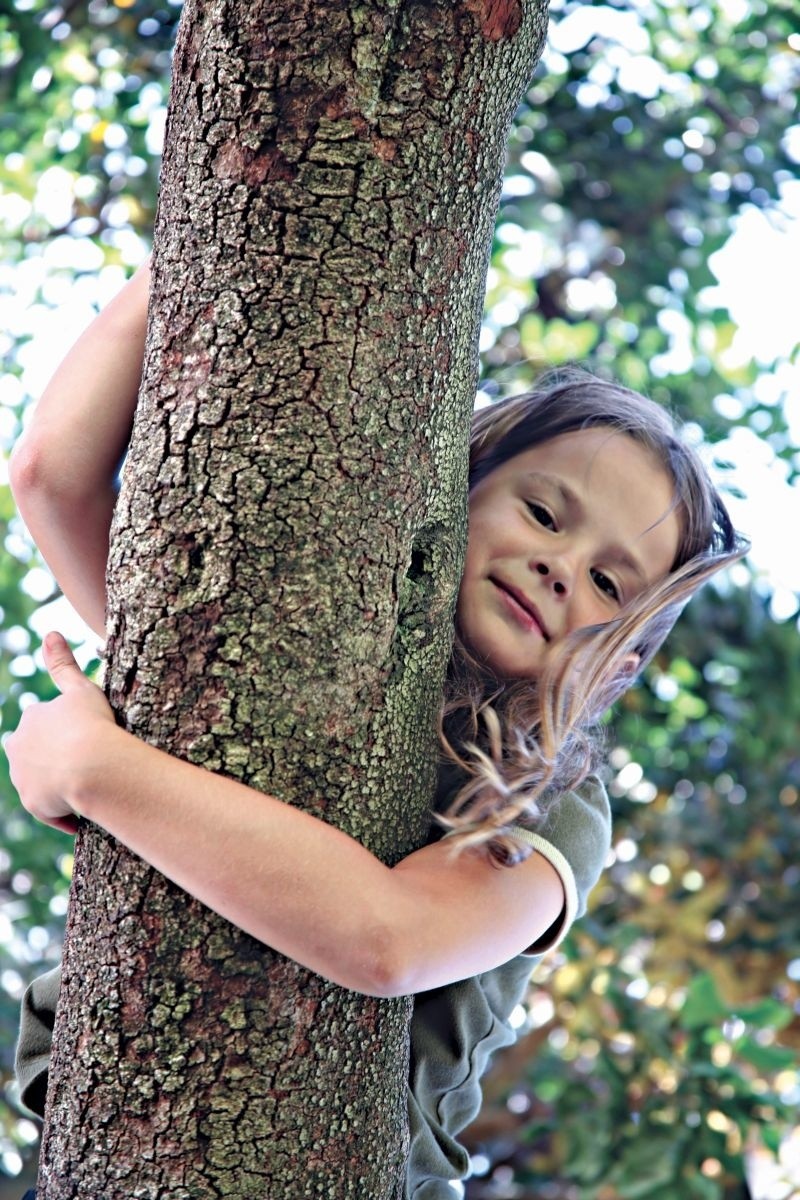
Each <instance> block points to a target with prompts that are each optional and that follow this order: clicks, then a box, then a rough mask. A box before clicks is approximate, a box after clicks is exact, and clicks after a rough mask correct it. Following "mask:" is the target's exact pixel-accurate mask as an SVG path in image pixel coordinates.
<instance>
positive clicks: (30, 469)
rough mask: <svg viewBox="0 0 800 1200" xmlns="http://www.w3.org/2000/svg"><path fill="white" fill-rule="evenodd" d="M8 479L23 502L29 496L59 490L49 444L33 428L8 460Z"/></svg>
mask: <svg viewBox="0 0 800 1200" xmlns="http://www.w3.org/2000/svg"><path fill="white" fill-rule="evenodd" d="M8 482H9V485H10V487H11V492H12V495H13V496H14V499H15V500H16V501H17V504H18V505H19V502H20V500H22V501H24V500H25V499H27V498H28V497H35V496H47V495H51V494H54V493H56V492H58V490H59V487H58V472H57V469H56V467H55V464H54V462H53V459H52V454H51V453H49V451H48V447H47V446H46V445H43V444H42V442H41V440H40V439H38V438H36V437H35V436H34V435H33V434H32V433H31V432H30V431H28V432H27V433H25V434H24V435H23V436H22V437H21V438H20V440H19V441H18V442H17V444H16V445H15V446H14V449H13V450H12V451H11V455H10V457H9V461H8Z"/></svg>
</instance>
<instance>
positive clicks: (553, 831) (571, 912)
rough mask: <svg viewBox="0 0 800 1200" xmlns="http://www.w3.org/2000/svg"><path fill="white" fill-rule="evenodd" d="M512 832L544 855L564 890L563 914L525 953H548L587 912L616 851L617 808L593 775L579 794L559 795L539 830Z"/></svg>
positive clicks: (517, 828) (516, 829) (521, 828)
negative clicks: (591, 895) (613, 839)
mask: <svg viewBox="0 0 800 1200" xmlns="http://www.w3.org/2000/svg"><path fill="white" fill-rule="evenodd" d="M509 832H511V833H512V834H513V835H514V837H517V838H519V839H520V841H523V842H526V843H527V844H528V845H529V846H532V847H533V849H534V850H535V851H536V853H537V854H541V855H543V856H544V857H545V858H546V859H547V861H548V862H549V863H550V864H551V865H552V866H553V867H554V868H555V870H556V871H557V872H558V874H559V876H560V878H561V882H562V884H563V887H564V907H563V908H562V910H561V914H560V916H559V917H558V919H557V920H556V921H554V923H553V924H552V925H551V926H550V928H549V929H548V930H547V931H546V932H545V933H544V934H542V936H541V937H540V938H538V939H537V941H535V942H534V943H533V945H532V946H529V947H528V949H527V950H526V951H525V953H526V954H536V955H538V954H544V952H545V951H546V950H552V949H553V947H554V946H557V945H558V944H559V942H561V941H562V940H563V939H564V938H565V937H566V935H567V933H568V932H569V929H570V926H571V925H572V922H573V921H574V920H576V918H577V917H580V916H582V915H583V913H585V912H586V903H587V900H588V896H589V893H590V892H591V890H592V888H593V887H594V886H595V884H596V883H597V881H598V879H599V878H600V875H601V873H602V870H603V867H604V866H605V863H606V860H607V858H608V854H609V850H610V849H611V809H610V807H609V803H608V795H607V793H606V789H605V788H604V787H603V784H602V783H601V782H600V780H599V779H598V778H597V776H596V775H590V776H589V777H588V778H587V779H585V780H584V781H583V783H582V784H581V785H580V787H579V788H577V789H576V790H575V791H571V792H565V793H564V794H563V795H562V796H559V797H558V798H557V799H556V800H555V801H554V802H553V803H552V804H551V805H550V807H549V808H548V809H547V811H546V813H545V815H544V819H543V820H542V822H541V823H540V824H539V825H538V826H537V827H536V829H527V828H526V827H525V826H523V825H514V826H512V828H511V830H510V831H509ZM511 869H512V870H513V868H511Z"/></svg>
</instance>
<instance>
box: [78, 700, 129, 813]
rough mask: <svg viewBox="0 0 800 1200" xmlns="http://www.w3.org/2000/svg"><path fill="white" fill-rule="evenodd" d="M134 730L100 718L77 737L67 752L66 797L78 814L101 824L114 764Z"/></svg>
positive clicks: (111, 788)
mask: <svg viewBox="0 0 800 1200" xmlns="http://www.w3.org/2000/svg"><path fill="white" fill-rule="evenodd" d="M130 737H131V734H129V733H126V732H125V730H124V729H120V727H119V726H118V725H116V724H114V723H113V722H111V721H109V722H97V723H94V724H93V727H92V728H91V729H90V730H87V731H85V732H84V733H83V735H82V736H79V737H77V738H76V739H75V744H74V746H73V747H72V750H71V753H70V754H69V755H68V756H67V762H66V776H65V780H64V799H65V800H66V801H67V803H68V804H69V806H70V808H71V809H72V811H73V812H74V813H76V814H77V815H78V816H79V817H85V818H86V819H87V820H88V821H93V822H95V823H96V824H98V825H100V824H102V819H101V817H102V810H103V807H104V801H105V800H106V799H107V798H108V796H109V794H110V793H111V792H112V790H113V772H114V764H115V763H116V762H117V761H118V759H119V755H120V754H121V753H122V752H123V749H124V748H123V746H122V742H121V739H123V738H124V739H128V738H130Z"/></svg>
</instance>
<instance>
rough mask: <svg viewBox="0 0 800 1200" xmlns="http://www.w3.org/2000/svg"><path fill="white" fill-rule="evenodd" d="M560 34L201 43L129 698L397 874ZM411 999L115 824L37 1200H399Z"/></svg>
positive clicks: (427, 7) (513, 11)
mask: <svg viewBox="0 0 800 1200" xmlns="http://www.w3.org/2000/svg"><path fill="white" fill-rule="evenodd" d="M545 23H546V16H545V13H544V6H543V4H542V3H540V0H526V2H525V3H519V2H518V0H461V2H460V3H453V2H452V0H441V2H435V0H432V2H428V3H422V2H418V3H407V2H404V0H383V2H381V3H374V4H363V3H355V2H352V3H349V4H348V3H346V2H345V0H341V2H336V0H327V2H326V0H313V3H310V2H308V0H296V2H295V3H292V4H288V3H276V2H275V0H270V2H269V3H267V2H266V0H258V2H256V3H254V2H253V0H187V4H186V8H185V11H184V13H183V17H182V22H181V26H180V29H179V33H178V40H177V46H176V52H175V60H174V67H173V83H172V95H171V100H170V115H169V121H168V129H167V146H166V152H165V161H164V168H163V176H162V190H161V198H160V207H159V215H158V220H157V225H156V239H155V264H154V273H153V299H152V304H151V313H150V329H149V335H148V349H147V355H146V362H145V374H144V380H143V386H142V393H141V397H140V403H139V410H138V413H137V418H136V424H135V429H134V435H133V440H132V444H131V451H130V455H129V459H128V462H127V465H126V468H125V477H124V483H123V488H122V493H121V496H120V500H119V503H118V505H117V511H116V515H115V525H114V531H113V538H112V551H111V557H110V563H109V631H110V633H109V639H108V670H107V689H108V694H109V697H110V699H111V701H112V703H113V705H114V707H115V709H116V710H117V711H118V713H119V714H120V719H121V720H123V721H124V723H125V725H126V727H127V728H128V729H130V730H131V731H132V732H134V733H135V734H137V735H138V736H140V737H142V738H146V739H147V740H148V741H150V742H153V743H155V744H157V745H158V746H161V747H162V748H164V749H166V750H168V751H170V752H171V753H173V754H177V755H179V756H182V757H185V758H187V759H189V760H190V761H192V762H194V763H199V764H201V765H202V766H204V767H206V768H208V769H210V770H213V771H221V772H223V773H225V774H227V775H231V776H234V777H236V778H237V779H241V780H243V781H244V782H246V783H248V784H250V785H251V786H253V787H256V788H259V789H262V790H265V791H269V792H270V793H273V794H276V795H278V796H280V797H281V798H282V799H284V800H286V801H287V802H289V803H293V804H299V805H302V806H303V807H304V808H306V809H308V810H309V811H311V812H313V813H315V814H317V815H318V816H320V817H322V818H324V819H325V820H326V821H330V822H332V823H333V824H335V825H337V826H339V827H341V828H343V829H345V830H346V831H347V832H349V833H350V834H352V835H353V836H355V837H357V838H359V839H360V840H361V841H362V842H363V843H364V844H365V845H367V846H368V847H369V849H370V850H372V851H373V852H374V853H375V854H376V855H378V856H379V857H380V858H381V859H383V860H384V861H385V862H388V863H394V862H396V861H397V860H398V859H399V858H401V857H403V856H404V855H406V854H408V853H409V852H410V851H411V850H413V849H414V848H415V847H417V846H419V845H420V844H421V843H422V842H423V841H424V839H425V836H426V832H427V828H428V823H429V819H428V813H429V806H430V802H431V794H432V788H433V783H434V776H435V717H436V712H437V708H438V704H439V699H440V691H441V685H442V680H443V676H444V672H445V669H446V664H447V660H448V655H449V650H450V639H451V617H452V610H453V603H454V598H455V595H456V590H457V585H458V580H459V575H460V569H461V562H462V551H463V546H464V530H465V478H466V457H467V456H466V446H467V431H468V422H469V415H470V411H471V405H472V398H473V393H474V383H475V374H476V353H475V347H476V335H477V331H478V327H479V317H480V309H481V301H482V297H483V289H484V280H485V271H486V266H487V261H488V254H489V248H490V243H491V235H492V227H493V219H494V213H495V208H496V201H497V198H498V194H499V188H500V180H501V175H502V167H503V158H504V147H505V139H506V134H507V130H508V126H509V123H510V120H511V117H512V114H513V111H514V109H515V107H516V104H517V102H518V100H519V98H520V96H521V94H522V91H523V89H524V87H525V85H526V82H527V81H528V79H529V77H530V74H531V72H532V69H533V66H534V63H535V61H536V59H537V57H538V54H539V52H540V49H541V41H542V37H543V33H544V28H545ZM164 802H165V804H168V803H169V796H168V795H166V796H165V797H164ZM410 1004H411V1001H410V1000H408V999H401V1000H396V1001H379V1000H375V999H371V998H368V997H365V996H361V995H358V994H355V993H352V992H347V991H345V990H343V989H341V988H338V987H335V986H334V985H332V984H330V983H328V982H327V981H325V980H324V979H321V978H319V977H318V976H315V975H313V974H312V973H310V972H308V971H306V970H304V969H302V968H300V967H298V966H296V965H295V964H294V963H292V962H290V961H287V960H286V959H285V958H282V957H281V956H280V955H277V954H274V953H273V952H271V951H270V950H269V949H268V948H267V947H265V946H263V945H262V944H260V943H258V942H256V941H255V940H253V939H251V938H249V937H248V936H246V935H245V934H243V933H241V932H240V931H239V930H237V929H235V928H234V927H233V926H231V925H230V924H228V923H227V922H225V921H223V920H221V919H220V918H218V917H217V916H216V915H214V914H212V913H211V912H209V911H208V910H206V909H205V908H203V907H202V906H201V905H199V904H197V903H196V902H194V901H192V900H190V899H189V898H188V897H187V896H186V895H185V894H184V893H182V892H181V891H180V890H179V889H177V888H175V887H173V886H172V885H171V884H169V883H168V882H167V881H165V880H164V879H163V878H162V877H161V876H160V875H159V874H158V873H156V872H154V871H153V870H151V869H150V868H149V867H148V866H146V865H145V864H143V863H142V862H141V861H139V860H138V859H136V858H134V857H133V856H132V855H130V854H129V853H128V852H127V851H126V850H124V849H123V848H122V847H121V846H119V845H118V844H117V843H116V842H114V841H113V839H111V838H108V837H106V836H105V835H103V834H102V833H100V832H99V831H98V830H97V829H94V828H86V829H84V830H83V831H82V833H81V835H80V837H79V842H78V849H77V856H76V866H75V877H74V883H73V891H72V898H71V905H70V913H69V919H68V930H67V944H66V948H65V957H64V982H63V987H62V998H61V1004H60V1006H59V1015H58V1019H57V1026H56V1037H55V1053H54V1062H53V1067H52V1072H51V1081H50V1092H49V1098H48V1118H47V1123H46V1136H45V1141H44V1146H43V1151H42V1165H41V1172H40V1179H39V1188H40V1191H39V1195H40V1198H41V1200H56V1198H58V1200H66V1198H67V1197H78V1196H80V1197H81V1198H82V1200H99V1198H100V1197H102V1198H103V1200H132V1198H134V1197H143V1198H145V1197H146V1198H148V1200H156V1197H162V1196H169V1198H170V1200H189V1198H190V1197H191V1198H197V1197H225V1198H226V1200H233V1198H234V1197H242V1198H245V1197H247V1200H254V1198H256V1197H265V1198H266V1197H268V1198H269V1200H295V1198H297V1197H300V1196H322V1195H324V1196H326V1197H329V1198H330V1200H339V1198H343V1197H359V1200H367V1198H368V1200H380V1198H381V1197H395V1196H400V1195H401V1194H402V1189H403V1167H404V1156H405V1149H406V1140H407V1139H406V1124H405V1116H406V1083H407V1024H408V1019H409V1015H410Z"/></svg>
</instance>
